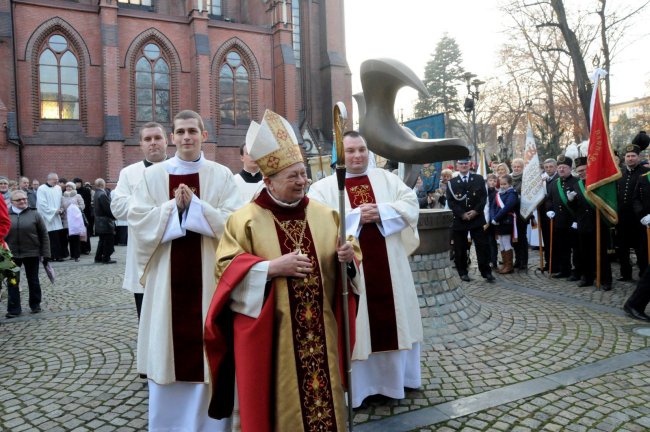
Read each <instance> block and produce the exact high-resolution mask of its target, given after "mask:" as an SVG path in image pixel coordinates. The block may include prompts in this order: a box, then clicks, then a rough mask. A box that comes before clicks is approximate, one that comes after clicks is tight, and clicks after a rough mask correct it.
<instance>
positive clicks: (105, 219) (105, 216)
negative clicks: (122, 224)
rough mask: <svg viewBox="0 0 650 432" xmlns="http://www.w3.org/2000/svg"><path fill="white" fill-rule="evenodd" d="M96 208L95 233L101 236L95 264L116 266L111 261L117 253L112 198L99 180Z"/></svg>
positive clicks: (94, 201) (96, 189)
mask: <svg viewBox="0 0 650 432" xmlns="http://www.w3.org/2000/svg"><path fill="white" fill-rule="evenodd" d="M93 204H94V207H95V233H96V234H97V235H98V236H99V243H97V252H95V262H96V263H103V264H114V263H115V262H116V261H115V260H112V259H111V255H112V254H113V252H114V251H115V249H114V247H113V245H114V243H115V217H113V213H111V197H110V195H109V194H108V192H107V191H106V182H105V181H104V180H103V179H100V178H98V179H97V180H95V196H94V197H93Z"/></svg>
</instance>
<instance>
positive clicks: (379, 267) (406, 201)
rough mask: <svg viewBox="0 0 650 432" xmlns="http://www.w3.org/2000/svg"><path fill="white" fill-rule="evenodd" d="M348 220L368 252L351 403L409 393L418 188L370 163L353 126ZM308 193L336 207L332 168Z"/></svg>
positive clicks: (414, 340) (415, 357) (414, 345)
mask: <svg viewBox="0 0 650 432" xmlns="http://www.w3.org/2000/svg"><path fill="white" fill-rule="evenodd" d="M343 145H344V148H345V167H346V180H345V188H346V208H347V212H346V227H347V230H348V234H352V235H355V236H356V237H357V238H358V239H359V243H360V246H361V252H362V254H363V264H362V266H361V267H362V279H363V285H364V286H365V288H364V289H361V292H362V294H361V296H360V298H359V309H358V311H357V320H356V343H355V348H354V351H353V355H352V360H353V361H352V396H353V407H355V408H356V407H358V406H360V405H361V404H362V403H363V400H364V399H365V398H366V397H368V396H371V395H376V394H380V395H384V396H387V397H390V398H393V399H402V398H404V388H405V387H406V388H418V387H420V385H421V376H420V343H421V342H422V339H423V336H422V320H421V317H420V306H419V303H418V298H417V293H416V292H415V284H414V282H413V276H412V274H411V268H410V265H409V262H408V256H409V255H410V254H411V253H412V252H413V251H414V250H415V249H416V248H417V246H418V245H419V236H418V231H417V222H418V216H419V205H418V200H417V196H416V195H415V192H413V190H412V189H411V188H409V187H407V186H406V185H405V184H404V182H403V181H402V180H401V179H400V178H399V177H397V176H396V175H394V174H392V173H390V172H388V171H386V170H382V169H379V168H370V169H369V168H368V147H367V145H366V142H365V140H364V138H363V137H362V136H361V135H360V134H359V133H358V132H355V131H350V132H346V133H345V135H344V137H343ZM309 197H310V198H312V199H314V200H317V201H320V202H322V203H325V204H327V205H329V206H331V207H333V208H338V186H337V182H336V176H335V175H332V176H329V177H326V178H325V179H323V180H320V181H318V182H316V183H314V184H313V185H312V186H311V188H310V189H309Z"/></svg>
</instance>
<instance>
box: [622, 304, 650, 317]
mask: <svg viewBox="0 0 650 432" xmlns="http://www.w3.org/2000/svg"><path fill="white" fill-rule="evenodd" d="M623 310H624V311H625V313H626V314H628V315H629V316H630V317H631V318H634V319H638V320H641V321H650V317H649V316H648V315H646V314H645V313H644V312H641V311H638V310H636V309H634V308H633V307H632V306H630V305H629V304H627V303H625V304H624V305H623Z"/></svg>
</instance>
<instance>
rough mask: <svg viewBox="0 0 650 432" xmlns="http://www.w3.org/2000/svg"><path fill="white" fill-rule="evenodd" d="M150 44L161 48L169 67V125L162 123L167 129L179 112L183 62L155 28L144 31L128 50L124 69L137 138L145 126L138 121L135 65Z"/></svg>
mask: <svg viewBox="0 0 650 432" xmlns="http://www.w3.org/2000/svg"><path fill="white" fill-rule="evenodd" d="M149 43H155V44H156V45H158V47H159V48H160V51H161V54H162V55H163V56H164V58H165V60H166V61H167V65H168V66H169V110H170V111H169V114H170V121H169V123H162V125H163V126H165V127H166V128H167V129H169V128H170V127H171V121H172V119H173V118H174V115H176V113H177V112H178V111H179V109H180V108H179V106H180V96H179V92H178V91H176V90H177V89H179V88H180V74H181V72H182V68H181V60H180V56H179V55H178V51H177V50H176V47H175V46H174V44H173V43H172V42H171V41H170V40H169V39H168V38H167V36H165V35H164V34H163V33H161V32H160V31H159V30H157V29H155V28H153V27H152V28H149V29H147V30H144V31H143V32H142V33H140V34H139V35H138V36H136V37H135V38H134V39H133V41H131V44H130V46H129V48H128V49H127V50H126V54H125V57H124V65H123V67H124V68H125V69H126V70H127V76H128V94H129V98H128V100H129V130H130V131H131V135H132V136H137V133H138V130H139V128H140V126H142V125H143V124H145V123H146V122H144V121H136V89H135V65H136V63H137V62H138V60H139V59H140V54H141V53H142V50H143V49H144V47H145V46H146V45H147V44H149Z"/></svg>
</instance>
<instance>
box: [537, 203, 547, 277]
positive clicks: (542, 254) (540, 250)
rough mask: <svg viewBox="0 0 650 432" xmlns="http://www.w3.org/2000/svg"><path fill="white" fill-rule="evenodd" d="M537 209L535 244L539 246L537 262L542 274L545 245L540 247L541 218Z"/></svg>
mask: <svg viewBox="0 0 650 432" xmlns="http://www.w3.org/2000/svg"><path fill="white" fill-rule="evenodd" d="M540 216H541V215H540V213H539V207H537V244H538V245H539V248H537V249H538V250H539V262H540V263H541V265H540V267H539V268H541V269H542V273H544V249H543V248H546V245H544V246H542V218H541V217H540Z"/></svg>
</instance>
